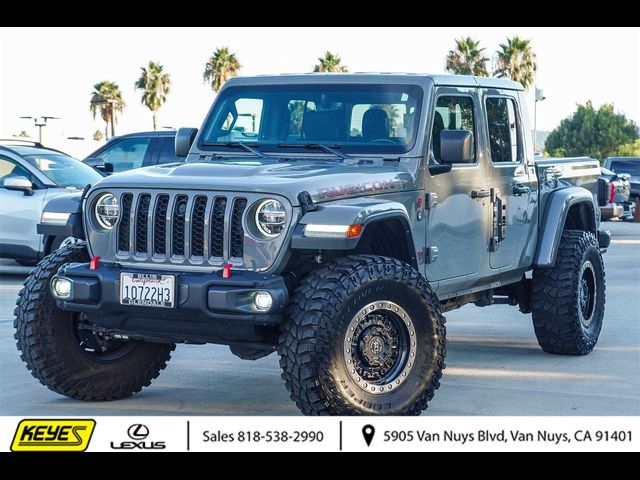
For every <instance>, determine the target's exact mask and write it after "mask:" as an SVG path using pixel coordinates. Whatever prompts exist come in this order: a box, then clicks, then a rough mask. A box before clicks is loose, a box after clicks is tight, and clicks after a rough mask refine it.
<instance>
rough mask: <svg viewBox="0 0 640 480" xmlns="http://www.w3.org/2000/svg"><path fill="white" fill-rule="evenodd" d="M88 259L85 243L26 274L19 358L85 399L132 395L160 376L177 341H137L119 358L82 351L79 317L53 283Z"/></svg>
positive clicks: (64, 391)
mask: <svg viewBox="0 0 640 480" xmlns="http://www.w3.org/2000/svg"><path fill="white" fill-rule="evenodd" d="M88 261H89V258H88V254H87V250H86V244H85V243H84V242H80V243H77V244H75V245H73V246H70V247H64V248H62V249H60V250H58V251H56V252H53V253H52V254H51V255H49V256H47V257H45V258H44V259H43V260H42V261H41V262H40V263H39V264H38V266H37V267H36V268H35V269H34V270H33V272H32V273H31V275H29V277H28V278H27V279H26V281H25V283H24V288H23V289H22V290H21V291H20V293H19V296H18V302H17V307H16V309H15V312H14V313H15V316H16V318H15V321H14V327H15V329H16V333H15V335H14V337H15V339H16V340H17V346H18V350H19V351H20V352H21V355H20V358H22V360H23V361H24V362H25V363H26V365H27V368H28V369H29V370H30V371H31V374H32V375H33V376H34V377H35V378H37V379H38V380H39V381H40V383H42V384H43V385H44V386H46V387H48V388H49V389H50V390H53V391H54V392H56V393H59V394H61V395H65V396H67V397H71V398H74V399H77V400H86V401H109V400H118V399H122V398H126V397H130V396H131V395H132V394H134V393H137V392H139V391H140V390H142V388H143V387H147V386H149V385H150V384H151V381H152V380H153V379H155V378H156V377H157V376H158V375H159V373H160V371H161V370H163V369H164V368H165V367H166V365H167V362H168V361H169V359H170V357H171V352H172V351H173V350H174V349H175V346H174V345H165V344H152V343H145V342H135V345H132V346H131V345H130V347H131V348H130V349H128V350H127V353H126V355H124V356H123V357H122V358H121V359H118V360H117V361H115V362H101V361H97V360H96V359H94V358H92V357H91V356H90V355H87V354H86V353H85V352H83V351H82V349H81V348H80V346H79V344H78V338H77V337H76V336H75V335H76V334H75V332H76V329H75V325H76V322H77V316H76V315H74V314H71V313H69V312H65V311H63V310H61V309H59V308H58V307H57V305H56V301H55V299H54V298H53V296H52V295H51V292H50V290H49V285H50V282H51V278H52V277H53V276H54V275H55V274H56V273H57V272H58V270H59V269H60V267H62V266H63V265H65V264H68V263H84V262H88Z"/></svg>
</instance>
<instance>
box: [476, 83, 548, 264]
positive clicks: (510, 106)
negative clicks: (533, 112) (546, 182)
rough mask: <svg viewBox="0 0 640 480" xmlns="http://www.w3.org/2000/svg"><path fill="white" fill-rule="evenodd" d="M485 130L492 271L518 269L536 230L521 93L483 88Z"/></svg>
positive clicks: (534, 194) (533, 185)
mask: <svg viewBox="0 0 640 480" xmlns="http://www.w3.org/2000/svg"><path fill="white" fill-rule="evenodd" d="M482 93H483V99H482V100H483V105H484V109H485V117H484V121H485V122H486V128H485V129H483V131H484V132H485V135H486V136H487V138H486V142H487V145H488V155H489V161H488V162H487V164H488V165H487V168H488V177H489V186H490V188H491V192H492V196H491V206H490V208H491V211H490V215H491V222H490V233H489V250H490V255H489V258H490V265H491V269H492V270H494V271H495V270H497V269H503V270H505V271H507V270H517V269H518V267H519V265H520V264H522V265H523V266H527V265H528V264H530V259H528V260H527V259H524V258H522V255H523V252H525V244H526V243H527V240H528V238H529V236H530V230H531V228H532V226H534V220H533V214H534V206H535V201H536V198H537V179H536V174H535V168H533V149H532V148H531V149H530V148H527V147H528V145H527V144H526V142H527V139H526V138H525V135H524V132H525V131H528V130H525V128H524V122H523V119H524V118H525V115H524V114H523V112H522V111H521V109H520V108H519V106H520V103H519V101H518V92H516V91H510V90H504V91H502V90H495V89H490V90H484V91H482Z"/></svg>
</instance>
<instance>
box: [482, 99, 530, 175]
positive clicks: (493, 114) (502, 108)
mask: <svg viewBox="0 0 640 480" xmlns="http://www.w3.org/2000/svg"><path fill="white" fill-rule="evenodd" d="M487 125H488V127H489V145H490V147H491V161H492V162H493V163H501V164H504V163H516V162H519V161H520V159H521V151H522V150H521V148H520V139H521V138H522V136H521V133H520V125H519V122H518V116H517V115H516V105H515V102H514V100H513V99H512V98H507V97H490V98H487Z"/></svg>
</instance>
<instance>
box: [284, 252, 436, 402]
mask: <svg viewBox="0 0 640 480" xmlns="http://www.w3.org/2000/svg"><path fill="white" fill-rule="evenodd" d="M380 300H382V301H385V300H386V301H388V302H394V303H395V304H397V305H400V306H401V307H402V308H403V309H405V310H406V312H407V313H408V314H409V315H410V317H411V319H412V321H413V324H414V325H415V334H416V337H415V338H416V340H417V342H416V343H417V347H416V348H417V350H416V351H415V357H414V358H415V365H414V368H413V369H412V370H410V372H409V373H408V376H407V377H406V381H404V383H402V384H401V385H400V386H399V387H398V388H397V389H395V388H394V389H393V390H392V391H390V392H388V393H384V394H379V395H372V394H370V393H368V392H367V391H365V390H364V389H362V388H360V386H359V385H358V384H356V382H355V381H354V379H353V378H352V377H350V375H349V373H350V372H349V371H347V370H346V368H347V366H346V364H345V361H346V358H347V355H346V353H345V350H344V347H343V345H344V343H343V342H344V341H345V338H346V337H345V335H347V334H348V329H349V325H350V322H352V321H353V320H352V319H353V318H354V315H356V316H357V315H360V313H359V312H361V310H362V308H363V305H369V304H371V303H372V302H378V301H380ZM278 353H279V355H280V366H281V367H282V370H283V374H282V378H283V380H284V381H285V383H286V387H287V389H288V391H289V393H290V395H291V399H292V400H293V401H294V402H295V403H296V405H297V406H298V408H299V409H300V410H301V411H302V413H303V414H305V415H359V414H365V415H419V414H420V413H421V412H422V411H423V410H425V409H426V408H427V404H428V402H429V401H430V400H431V399H432V398H433V396H434V393H435V391H436V390H437V389H438V388H439V387H440V379H441V377H442V371H443V370H444V368H445V363H444V359H445V354H446V328H445V318H444V317H443V315H442V314H441V310H440V303H439V301H438V298H437V297H436V295H435V294H434V293H433V291H432V290H431V288H430V287H429V284H428V283H427V282H426V280H424V278H423V277H422V276H421V275H420V274H419V273H418V271H417V270H416V269H414V268H412V267H411V266H409V265H406V264H404V263H402V262H400V261H398V260H394V259H391V258H384V257H378V256H368V255H363V256H350V257H345V258H342V259H339V260H337V261H335V262H333V263H330V264H327V265H326V266H323V267H320V268H319V269H318V270H316V271H314V272H312V273H310V274H309V275H308V276H307V277H305V278H304V279H303V280H302V282H301V283H300V285H299V286H298V287H297V289H296V290H295V292H294V293H293V295H292V298H291V300H290V305H289V309H288V314H287V319H286V321H285V324H284V326H283V329H282V333H281V336H280V343H279V347H278ZM393 386H395V385H393Z"/></svg>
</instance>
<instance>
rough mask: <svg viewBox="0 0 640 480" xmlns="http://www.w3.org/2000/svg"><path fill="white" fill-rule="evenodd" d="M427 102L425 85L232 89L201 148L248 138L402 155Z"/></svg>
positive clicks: (287, 146) (267, 145)
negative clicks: (423, 105)
mask: <svg viewBox="0 0 640 480" xmlns="http://www.w3.org/2000/svg"><path fill="white" fill-rule="evenodd" d="M421 101H422V89H421V88H420V87H418V86H413V85H291V86H268V85H267V86H252V87H232V88H229V89H227V90H225V91H224V92H223V94H222V95H221V97H220V99H219V100H218V101H217V102H216V105H215V107H214V109H213V111H212V112H211V114H210V116H209V118H208V119H207V121H206V123H205V127H204V129H203V135H202V137H201V138H200V147H201V148H204V149H206V148H207V147H209V148H214V147H215V148H216V149H218V150H219V149H221V148H225V147H224V146H221V145H220V144H221V143H227V142H247V143H259V144H260V148H262V150H263V151H272V152H286V151H287V150H290V151H296V150H297V147H296V145H300V149H301V148H302V147H303V146H304V145H305V144H317V143H324V144H327V145H334V146H336V147H338V148H341V149H342V150H343V151H346V152H358V153H360V152H361V153H386V152H396V153H402V152H406V151H408V150H409V149H410V148H411V147H412V146H413V144H414V141H415V134H416V132H415V130H416V129H415V126H416V125H417V124H418V117H419V110H420V104H421ZM211 144H218V145H211ZM283 145H284V146H283Z"/></svg>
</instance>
